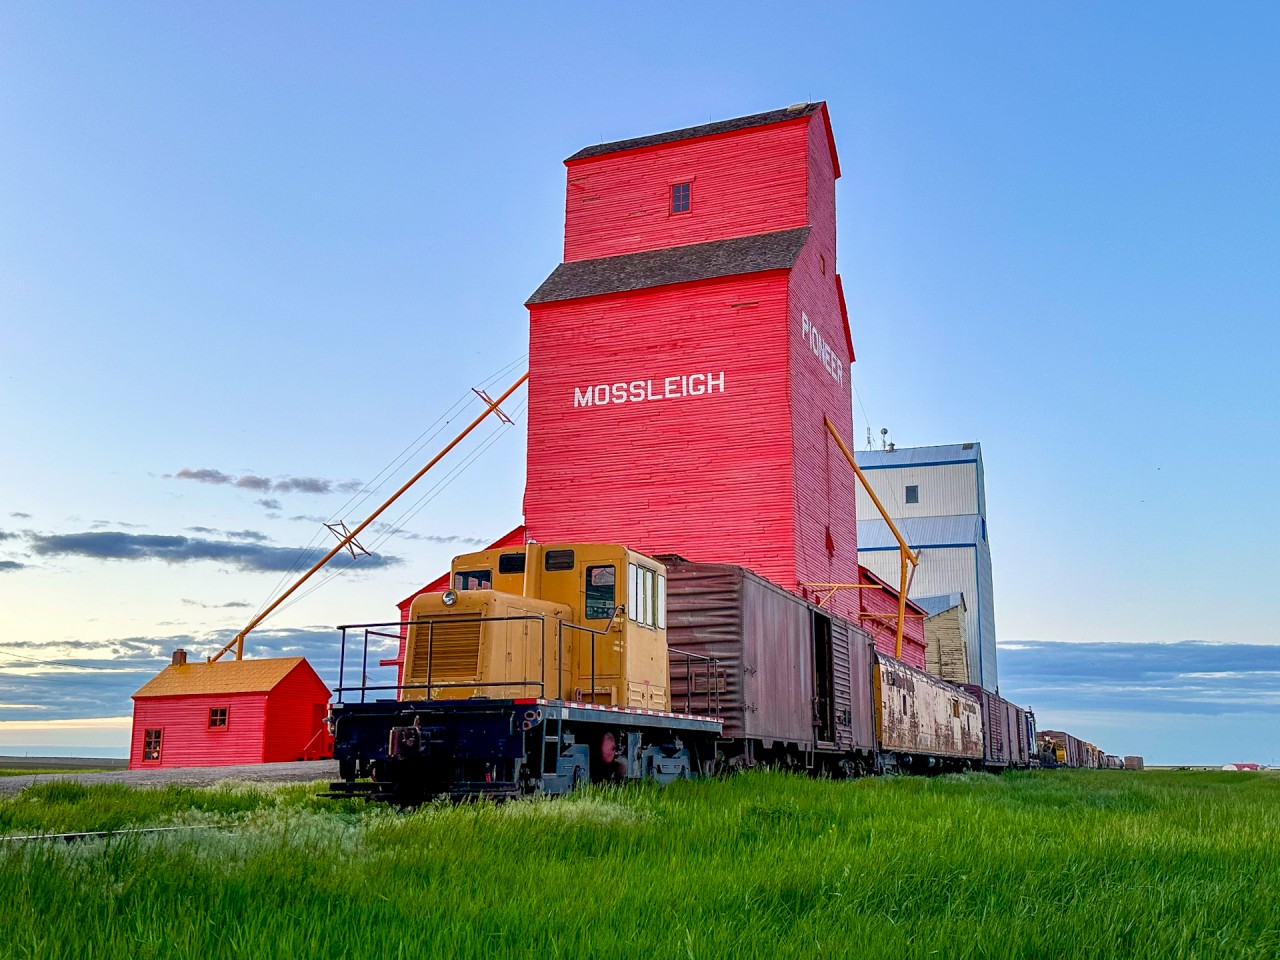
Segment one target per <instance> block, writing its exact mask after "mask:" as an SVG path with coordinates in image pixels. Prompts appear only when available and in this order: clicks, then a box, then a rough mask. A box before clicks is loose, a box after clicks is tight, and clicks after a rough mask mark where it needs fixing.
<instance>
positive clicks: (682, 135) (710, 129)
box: [565, 101, 825, 163]
mask: <svg viewBox="0 0 1280 960" xmlns="http://www.w3.org/2000/svg"><path fill="white" fill-rule="evenodd" d="M824 105H825V104H824V103H822V102H821V101H819V102H818V103H797V104H795V105H794V106H790V107H785V108H783V109H781V110H768V111H766V112H764V113H753V114H751V115H750V116H746V117H735V118H733V119H732V120H717V121H716V122H715V123H703V124H699V125H698V126H696V127H684V128H682V129H680V130H668V131H667V132H666V133H653V134H650V135H648V136H646V137H632V138H631V139H630V140H614V141H613V142H612V143H598V144H596V145H595V146H591V147H583V148H582V149H581V150H579V151H578V152H577V153H575V154H574V155H573V156H571V157H569V158H568V159H567V160H565V163H572V162H573V161H575V160H586V159H587V158H589V157H599V156H602V155H604V154H606V153H618V152H620V151H622V150H638V149H640V148H641V147H656V146H660V145H661V144H664V143H676V142H677V141H680V140H693V139H695V138H697V137H712V136H715V135H716V134H719V133H733V132H735V131H737V130H749V129H750V128H751V127H764V126H768V125H769V124H771V123H782V122H783V121H785V120H795V119H796V118H797V117H807V116H810V115H812V114H815V113H817V112H818V111H819V110H821V109H822V107H823V106H824Z"/></svg>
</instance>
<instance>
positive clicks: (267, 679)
mask: <svg viewBox="0 0 1280 960" xmlns="http://www.w3.org/2000/svg"><path fill="white" fill-rule="evenodd" d="M301 663H306V659H305V658H304V657H272V658H270V659H262V660H219V661H218V662H217V663H184V664H182V665H180V666H168V667H165V668H164V669H163V670H161V671H160V672H159V673H158V674H157V675H156V676H154V677H152V678H151V679H150V680H148V681H147V682H146V683H144V684H143V685H142V686H141V687H140V688H139V690H138V692H137V693H135V694H134V695H133V696H134V699H142V698H147V697H176V696H184V695H185V696H192V695H195V696H199V695H201V694H219V693H267V692H269V691H271V690H273V689H275V688H276V687H277V686H279V685H280V682H281V681H282V680H284V678H285V677H287V676H288V675H289V674H290V673H292V672H293V671H294V669H295V668H296V667H297V666H298V664H301ZM308 669H310V664H308ZM311 672H312V673H313V674H314V673H315V671H314V670H312V671H311ZM316 679H317V680H319V678H318V677H317V678H316Z"/></svg>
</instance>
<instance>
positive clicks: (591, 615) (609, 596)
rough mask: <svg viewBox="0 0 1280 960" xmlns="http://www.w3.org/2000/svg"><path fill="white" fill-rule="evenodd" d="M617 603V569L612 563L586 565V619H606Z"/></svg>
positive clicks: (611, 613)
mask: <svg viewBox="0 0 1280 960" xmlns="http://www.w3.org/2000/svg"><path fill="white" fill-rule="evenodd" d="M617 605H618V570H617V568H616V567H614V565H613V564H609V565H608V566H604V567H587V605H586V606H587V609H586V618H587V619H588V620H608V619H609V618H611V617H612V616H613V608H614V607H616V606H617Z"/></svg>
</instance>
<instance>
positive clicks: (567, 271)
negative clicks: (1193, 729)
mask: <svg viewBox="0 0 1280 960" xmlns="http://www.w3.org/2000/svg"><path fill="white" fill-rule="evenodd" d="M808 236H809V228H808V227H797V228H796V229H794V230H778V231H775V232H774V233H757V234H754V235H752V236H749V237H734V238H733V239H731V240H713V241H711V242H710V243H692V244H689V245H687V246H683V247H667V248H665V249H663V250H644V251H642V252H640V253H627V254H623V255H622V256H618V257H600V258H598V259H596V260H574V261H570V262H569V263H562V264H560V266H558V267H556V268H555V270H553V271H552V272H551V276H549V277H547V279H546V280H544V281H543V282H542V286H540V287H538V289H537V290H535V291H534V293H533V296H531V297H530V298H529V299H528V300H526V301H525V303H526V304H534V303H551V302H553V301H556V300H577V299H579V298H581V297H598V296H601V295H603V294H608V293H625V292H626V291H628V290H644V289H646V288H648V287H665V286H667V285H669V284H672V283H689V282H691V281H694V280H710V279H712V278H714V277H734V276H738V275H740V274H744V273H763V272H764V271H766V270H788V269H790V268H791V267H793V266H795V262H796V257H798V256H799V255H800V250H801V248H802V247H803V246H804V241H805V239H806V238H807V237H808Z"/></svg>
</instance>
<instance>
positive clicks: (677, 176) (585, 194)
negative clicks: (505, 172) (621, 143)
mask: <svg viewBox="0 0 1280 960" xmlns="http://www.w3.org/2000/svg"><path fill="white" fill-rule="evenodd" d="M809 122H810V118H808V117H802V118H798V119H795V120H787V121H784V122H782V123H776V124H771V125H769V126H765V127H755V128H751V129H747V130H741V131H736V132H733V133H728V134H722V135H719V136H715V137H707V138H703V139H698V140H686V141H678V142H675V143H671V144H663V145H659V146H654V147H648V148H645V149H642V150H629V151H626V152H623V153H612V154H606V155H604V156H601V157H591V158H587V159H584V160H576V161H571V162H566V167H567V168H568V169H567V177H566V180H567V182H566V189H565V218H564V219H565V231H564V259H565V260H566V261H569V260H590V259H594V258H596V257H611V256H616V255H618V254H623V253H635V252H637V251H639V250H653V249H658V248H660V247H674V246H680V245H682V244H688V243H702V242H704V241H708V240H723V239H726V238H728V237H744V236H748V235H750V234H756V233H768V232H770V231H772V230H786V229H788V228H790V227H802V226H804V224H805V215H806V210H805V206H806V169H805V155H806V152H807V149H808V143H807V140H808V138H807V136H806V134H807V130H808V126H809ZM673 183H689V184H690V209H689V212H687V213H672V212H671V185H672V184H673Z"/></svg>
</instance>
